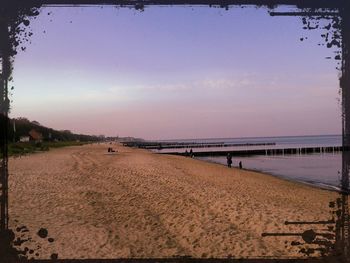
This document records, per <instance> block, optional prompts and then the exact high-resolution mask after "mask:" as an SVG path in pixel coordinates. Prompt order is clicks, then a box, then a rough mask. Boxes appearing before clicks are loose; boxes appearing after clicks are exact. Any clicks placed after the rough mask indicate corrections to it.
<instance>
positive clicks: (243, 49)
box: [11, 7, 341, 139]
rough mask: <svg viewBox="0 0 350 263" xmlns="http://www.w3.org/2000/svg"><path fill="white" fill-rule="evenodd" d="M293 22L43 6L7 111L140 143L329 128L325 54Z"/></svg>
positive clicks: (333, 115) (314, 37)
mask: <svg viewBox="0 0 350 263" xmlns="http://www.w3.org/2000/svg"><path fill="white" fill-rule="evenodd" d="M49 12H52V13H51V14H50V15H48V13H49ZM302 26H303V25H302V22H301V19H300V18H297V17H270V16H269V14H268V12H267V10H266V9H263V8H260V9H257V8H232V9H229V10H228V11H226V10H224V9H219V8H208V7H194V8H191V7H149V8H146V10H145V11H144V12H139V11H136V10H133V9H127V8H121V9H117V8H115V7H104V8H100V7H97V8H96V7H94V8H93V7H87V8H50V9H48V8H46V9H43V10H42V13H41V15H40V16H39V17H38V18H37V19H36V20H33V21H32V23H31V28H32V31H33V33H34V35H33V36H32V38H31V42H32V43H31V44H28V45H27V51H25V52H21V53H19V55H18V56H17V57H16V61H15V71H14V86H15V90H14V94H13V96H12V99H13V101H14V102H13V104H12V111H11V116H13V117H18V116H24V117H27V118H29V119H32V120H37V121H39V122H41V123H42V124H44V125H46V126H49V127H53V128H56V129H71V130H72V131H74V132H80V133H86V134H106V135H111V136H116V135H119V136H137V137H143V138H147V139H167V138H209V137H247V136H277V135H305V134H339V133H340V132H341V111H340V104H339V102H338V101H337V100H339V98H340V96H339V94H338V91H339V87H338V71H337V70H336V69H335V67H336V63H335V61H334V60H327V59H325V57H328V56H332V57H334V54H333V50H330V49H327V48H325V47H322V46H318V45H317V43H319V42H321V41H322V40H321V37H320V34H321V32H320V31H304V30H302ZM43 31H45V33H44V32H43ZM306 35H307V36H308V40H307V41H303V42H301V41H299V39H300V38H301V37H304V36H306Z"/></svg>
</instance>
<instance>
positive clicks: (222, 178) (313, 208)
mask: <svg viewBox="0 0 350 263" xmlns="http://www.w3.org/2000/svg"><path fill="white" fill-rule="evenodd" d="M107 147H109V146H108V145H85V146H81V147H67V148H62V149H56V150H51V151H50V152H47V153H38V154H33V155H30V156H26V157H22V158H16V159H11V160H10V199H9V202H10V225H11V227H16V226H20V225H26V226H27V227H28V228H29V229H30V230H31V232H30V235H32V236H33V237H34V236H35V240H36V241H35V242H37V243H38V244H40V246H41V248H40V249H38V251H39V252H40V255H39V256H38V257H39V258H48V257H49V256H50V254H51V253H53V252H55V253H58V256H59V258H116V257H172V256H186V255H187V256H192V257H227V256H233V257H238V258H241V257H260V256H272V257H290V256H302V254H300V253H298V249H297V246H291V245H290V242H291V241H293V240H296V241H300V242H301V241H302V239H301V238H299V237H262V236H261V234H262V233H263V232H302V231H303V230H306V229H310V228H313V229H315V230H317V228H314V226H310V225H309V226H300V225H285V224H284V222H285V221H286V220H289V221H298V220H303V221H313V220H327V219H329V218H330V214H329V208H328V203H329V201H332V200H334V199H335V198H336V197H337V196H336V194H335V193H333V192H329V191H325V190H319V189H316V188H312V187H309V186H305V185H301V184H297V183H292V182H288V181H284V180H280V179H277V178H274V177H272V176H269V175H263V174H259V173H255V172H249V171H243V170H237V169H228V168H226V167H224V166H221V165H218V164H211V163H205V162H203V161H199V160H195V159H191V158H185V157H180V156H168V155H157V154H152V153H150V152H147V151H144V150H135V149H130V148H124V147H121V146H120V145H118V146H115V145H114V146H113V147H114V148H117V149H118V151H119V152H118V154H115V155H108V154H107ZM15 220H16V221H15ZM41 227H45V228H47V229H48V231H49V236H50V237H52V238H54V240H55V241H54V242H53V243H50V242H47V241H46V240H41V239H40V238H39V239H38V238H37V237H36V231H37V229H39V228H41ZM318 228H319V229H318V230H319V231H321V229H322V228H324V226H318ZM37 239H38V240H37ZM33 244H34V243H33ZM35 244H36V243H35Z"/></svg>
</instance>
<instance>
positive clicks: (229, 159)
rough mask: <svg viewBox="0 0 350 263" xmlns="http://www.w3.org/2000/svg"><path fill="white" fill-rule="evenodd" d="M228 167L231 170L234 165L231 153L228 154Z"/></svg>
mask: <svg viewBox="0 0 350 263" xmlns="http://www.w3.org/2000/svg"><path fill="white" fill-rule="evenodd" d="M226 158H227V166H228V168H231V165H232V156H231V154H230V153H228V154H227V157H226Z"/></svg>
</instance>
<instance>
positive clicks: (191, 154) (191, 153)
mask: <svg viewBox="0 0 350 263" xmlns="http://www.w3.org/2000/svg"><path fill="white" fill-rule="evenodd" d="M190 156H191V158H193V151H192V148H191V150H190Z"/></svg>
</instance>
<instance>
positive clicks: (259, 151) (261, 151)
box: [159, 146, 343, 157]
mask: <svg viewBox="0 0 350 263" xmlns="http://www.w3.org/2000/svg"><path fill="white" fill-rule="evenodd" d="M342 151H343V147H342V146H327V147H302V148H276V149H245V150H231V151H199V152H196V151H193V156H194V157H208V156H226V155H227V154H229V153H230V154H231V155H232V156H249V155H285V154H294V155H295V154H312V153H340V152H342ZM159 154H173V155H183V156H186V155H188V154H186V152H160V153H159Z"/></svg>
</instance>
